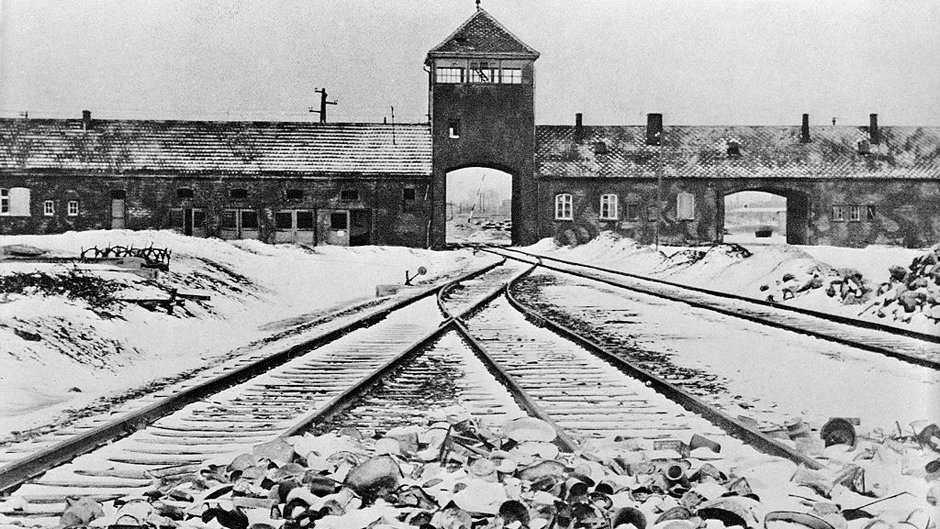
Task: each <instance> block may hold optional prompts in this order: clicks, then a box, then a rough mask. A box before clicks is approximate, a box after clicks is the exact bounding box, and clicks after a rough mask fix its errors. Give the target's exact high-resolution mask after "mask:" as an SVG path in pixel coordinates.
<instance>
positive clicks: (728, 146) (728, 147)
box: [725, 139, 741, 158]
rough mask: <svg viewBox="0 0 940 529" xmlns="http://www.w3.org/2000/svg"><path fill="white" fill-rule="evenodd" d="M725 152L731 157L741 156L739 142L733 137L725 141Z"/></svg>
mask: <svg viewBox="0 0 940 529" xmlns="http://www.w3.org/2000/svg"><path fill="white" fill-rule="evenodd" d="M725 154H727V155H728V156H729V157H731V158H739V157H740V156H741V143H740V142H738V140H735V139H730V140H728V141H727V142H725Z"/></svg>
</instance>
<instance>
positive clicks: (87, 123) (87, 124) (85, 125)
mask: <svg viewBox="0 0 940 529" xmlns="http://www.w3.org/2000/svg"><path fill="white" fill-rule="evenodd" d="M82 130H91V110H82Z"/></svg>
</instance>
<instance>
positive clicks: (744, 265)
mask: <svg viewBox="0 0 940 529" xmlns="http://www.w3.org/2000/svg"><path fill="white" fill-rule="evenodd" d="M743 247H744V248H746V249H747V250H748V251H750V252H751V254H752V255H750V256H749V257H744V256H742V255H741V254H740V253H737V252H735V251H734V249H733V247H731V246H727V245H723V246H714V247H700V248H686V247H669V246H660V248H659V251H657V250H656V249H655V248H653V247H652V246H645V245H640V244H637V243H636V241H633V240H632V239H628V238H623V237H618V236H616V235H614V234H611V233H609V232H604V233H602V234H601V235H600V236H599V237H597V238H596V239H594V240H593V241H591V242H589V243H587V244H584V245H580V246H576V247H568V246H559V245H557V244H556V243H555V242H554V241H553V240H552V239H543V240H542V241H540V242H538V243H537V244H534V245H532V246H530V247H528V248H526V249H527V250H529V251H532V252H534V253H538V254H543V255H546V256H551V257H558V258H560V259H566V260H571V261H577V262H582V263H589V264H592V265H596V266H601V267H605V268H610V269H614V270H620V271H624V272H630V273H635V274H641V275H648V276H651V277H655V278H659V279H664V280H668V281H673V282H676V283H681V284H686V285H692V286H697V287H702V288H707V289H711V290H717V291H722V292H730V293H734V294H739V295H742V296H749V297H753V298H755V299H761V300H765V299H767V297H768V295H773V296H774V299H775V301H778V302H782V303H787V304H790V305H793V306H799V307H803V308H807V309H812V310H817V311H821V312H828V313H832V314H839V315H842V316H847V317H862V318H865V319H870V320H872V321H878V322H880V323H885V324H889V325H891V324H896V325H899V326H903V327H905V328H910V329H913V330H917V331H920V332H926V333H940V324H938V322H936V321H932V320H929V319H927V318H925V317H921V316H920V315H916V316H915V317H914V318H913V319H912V320H911V321H910V322H897V321H894V320H893V319H891V318H878V317H877V316H876V315H875V314H874V312H873V311H868V312H866V313H864V314H861V313H862V309H863V308H864V305H862V304H850V305H847V304H843V303H842V302H841V301H840V299H839V297H838V296H835V297H830V296H828V295H827V293H826V288H815V289H810V290H806V291H804V292H800V293H798V294H797V295H796V296H794V297H793V298H791V299H786V300H785V299H784V296H782V294H781V288H783V287H784V286H786V282H785V281H784V278H785V277H787V276H788V275H792V276H793V277H795V278H796V281H799V280H800V278H805V277H810V276H812V275H813V274H818V275H821V276H823V277H825V276H827V275H828V276H832V275H833V274H835V273H836V270H839V269H845V268H850V269H854V270H857V271H858V272H860V273H861V274H862V276H863V277H864V278H865V280H867V281H868V282H869V285H871V286H877V285H878V284H880V283H883V282H886V281H888V279H889V276H890V274H889V270H888V269H889V267H891V266H901V267H904V268H907V267H908V266H909V265H910V264H911V261H912V260H913V259H914V258H915V257H917V256H919V255H921V254H923V253H924V250H919V249H908V248H896V247H883V246H869V247H867V248H841V247H835V246H790V245H786V244H744V245H743ZM697 252H704V255H703V256H701V258H698V256H696V255H695V254H696V253H697Z"/></svg>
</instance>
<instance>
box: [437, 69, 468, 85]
mask: <svg viewBox="0 0 940 529" xmlns="http://www.w3.org/2000/svg"><path fill="white" fill-rule="evenodd" d="M463 70H464V69H463V68H459V67H456V66H438V67H437V68H435V70H434V82H436V83H440V84H461V83H463V81H464V73H463Z"/></svg>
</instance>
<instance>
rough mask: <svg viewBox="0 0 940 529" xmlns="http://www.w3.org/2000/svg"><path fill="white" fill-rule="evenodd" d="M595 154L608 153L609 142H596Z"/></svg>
mask: <svg viewBox="0 0 940 529" xmlns="http://www.w3.org/2000/svg"><path fill="white" fill-rule="evenodd" d="M594 154H607V144H606V143H604V142H602V141H598V142H594Z"/></svg>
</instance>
